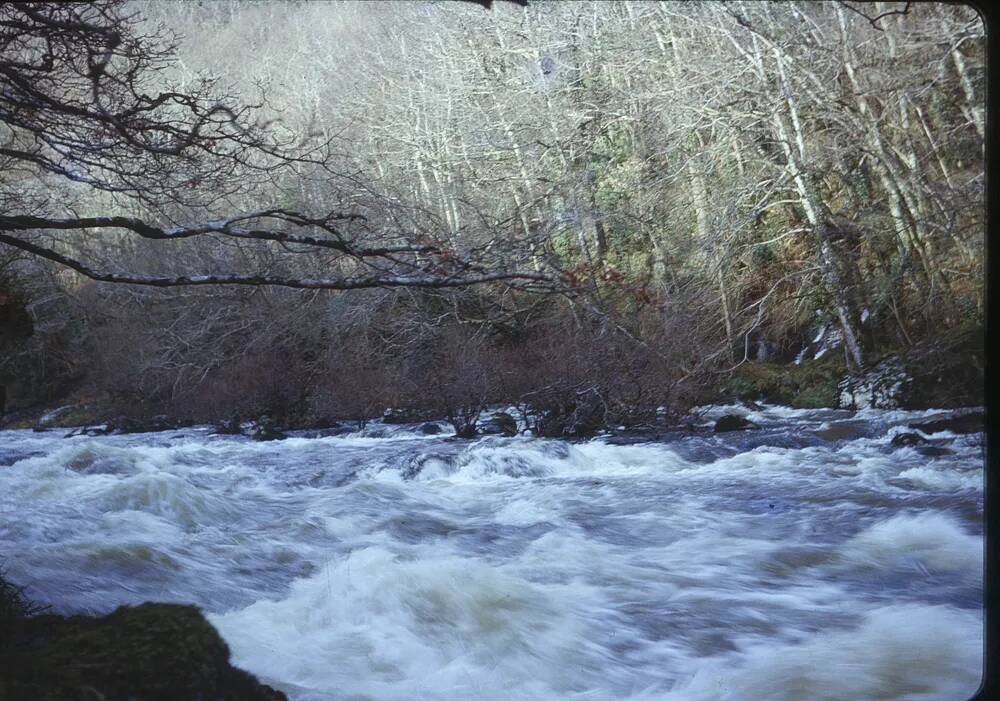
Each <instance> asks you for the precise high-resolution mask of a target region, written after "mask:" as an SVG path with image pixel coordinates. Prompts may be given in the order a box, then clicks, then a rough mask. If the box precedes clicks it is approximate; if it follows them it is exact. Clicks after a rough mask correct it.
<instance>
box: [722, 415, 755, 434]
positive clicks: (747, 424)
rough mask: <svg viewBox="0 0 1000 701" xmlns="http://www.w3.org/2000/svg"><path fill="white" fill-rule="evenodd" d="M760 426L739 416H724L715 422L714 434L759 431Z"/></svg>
mask: <svg viewBox="0 0 1000 701" xmlns="http://www.w3.org/2000/svg"><path fill="white" fill-rule="evenodd" d="M759 428H760V426H758V425H757V424H755V423H754V422H753V421H750V420H749V419H747V418H745V417H743V416H740V415H739V414H726V415H725V416H722V417H720V418H719V420H718V421H716V422H715V432H716V433H728V432H729V431H750V430H753V429H759Z"/></svg>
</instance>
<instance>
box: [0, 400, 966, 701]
mask: <svg viewBox="0 0 1000 701" xmlns="http://www.w3.org/2000/svg"><path fill="white" fill-rule="evenodd" d="M732 409H733V407H729V408H726V407H713V408H711V409H709V410H707V411H706V412H705V415H704V418H705V420H706V421H709V420H710V419H711V418H713V417H714V416H718V415H721V414H722V413H723V412H725V411H729V410H732ZM741 411H742V412H743V413H747V412H746V410H741ZM936 413H938V412H933V411H926V412H902V411H874V410H866V411H863V412H857V413H854V412H846V411H833V410H818V411H805V410H792V409H787V408H783V407H777V406H766V407H764V408H763V409H762V410H760V411H755V412H750V413H749V418H750V419H751V420H753V421H755V422H756V423H758V424H760V425H761V427H762V428H761V430H759V431H745V432H737V433H727V434H717V435H716V434H712V433H704V434H697V435H693V436H681V435H674V436H664V437H660V438H658V439H656V440H654V441H648V442H643V441H642V440H640V439H628V438H627V437H626V438H625V439H622V438H621V437H618V438H609V437H599V438H596V439H593V440H590V441H584V442H566V441H559V440H543V439H534V438H527V437H518V438H499V437H487V438H482V439H480V440H476V441H457V440H449V439H446V438H444V437H442V436H425V435H423V434H421V433H420V432H418V431H417V430H416V427H408V426H381V425H379V424H378V423H375V424H372V425H369V427H368V428H366V429H365V431H362V432H359V433H356V434H350V435H344V436H339V437H327V438H305V437H293V438H289V439H288V440H284V441H276V442H268V443H255V442H252V441H249V440H248V439H245V438H242V437H229V436H214V435H211V434H210V430H209V429H208V428H193V429H185V430H182V431H168V432H163V433H154V434H137V435H127V436H107V437H98V438H93V437H86V436H77V437H72V438H63V432H60V431H54V432H53V431H50V432H46V433H32V432H30V431H0V555H2V557H4V558H5V559H6V563H5V571H6V575H7V576H8V577H9V578H10V579H11V580H13V581H15V582H18V583H19V584H23V585H27V593H28V594H29V595H30V596H31V597H32V598H34V599H35V600H36V601H39V602H41V603H43V604H49V605H51V606H52V607H53V609H55V610H56V611H59V612H82V611H86V612H97V613H103V612H107V611H110V610H111V609H113V608H115V607H117V606H119V605H121V604H129V603H138V602H141V601H147V600H156V601H170V602H184V603H195V604H197V605H199V606H201V607H202V608H203V609H204V610H205V611H206V613H207V614H208V617H209V620H210V621H211V622H212V623H213V624H214V625H215V626H216V627H217V628H218V629H219V631H220V632H221V633H222V635H223V637H224V638H225V639H226V640H227V641H228V643H229V644H230V647H231V648H232V652H233V662H234V663H235V664H237V665H239V666H242V667H244V668H245V669H247V670H249V671H251V672H253V673H254V674H256V675H257V676H258V677H260V678H261V680H262V681H265V682H266V683H269V684H271V685H273V686H276V687H278V688H281V689H282V690H284V691H285V692H286V693H287V694H288V695H289V697H290V698H291V699H293V700H294V701H319V700H323V701H334V700H336V701H348V700H350V701H361V700H363V699H364V700H372V701H396V700H398V701H404V700H405V701H413V700H417V699H419V700H426V701H431V700H435V701H437V700H441V701H444V700H452V699H454V700H459V699H470V698H475V699H477V701H492V700H494V699H495V700H497V701H499V700H501V699H503V700H507V699H512V700H532V701H535V700H538V701H548V700H553V701H555V700H569V699H573V700H579V701H583V700H587V701H590V700H599V701H612V700H619V699H621V700H625V699H628V700H631V701H639V700H643V701H646V700H652V699H657V700H661V701H675V700H676V701H699V700H702V699H704V700H706V701H707V700H712V701H717V700H725V699H731V700H732V701H753V700H757V699H760V700H764V699H767V700H777V701H782V700H787V701H793V700H797V699H802V700H807V699H808V700H813V699H831V700H832V699H844V700H845V701H847V700H850V701H857V700H858V699H875V698H877V699H914V700H916V699H927V700H928V701H930V700H931V699H934V700H935V701H943V700H947V699H953V700H955V701H958V700H960V699H966V698H968V697H969V696H971V695H972V694H973V693H974V691H975V690H976V688H977V687H978V685H979V681H980V677H981V673H982V634H983V633H982V626H983V624H982V584H983V583H982V565H983V538H982V532H983V523H982V519H983V499H982V496H983V452H984V448H983V441H984V439H983V436H982V434H971V435H962V436H953V435H951V434H935V435H934V438H935V439H938V438H940V439H941V440H940V441H939V442H940V443H941V446H942V447H945V448H946V449H947V450H946V451H936V453H943V454H934V455H928V454H926V453H927V452H928V451H926V449H921V448H920V447H902V448H895V447H893V446H891V445H890V440H891V438H892V437H893V436H894V435H895V434H896V433H898V432H900V431H901V430H903V424H905V423H906V422H907V421H912V420H913V419H915V418H921V417H925V416H929V415H932V414H936ZM921 450H923V452H921Z"/></svg>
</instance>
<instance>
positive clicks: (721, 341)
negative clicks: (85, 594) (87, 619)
mask: <svg viewBox="0 0 1000 701" xmlns="http://www.w3.org/2000/svg"><path fill="white" fill-rule="evenodd" d="M487 4H489V3H487ZM480 5H481V3H479V4H477V3H466V2H416V1H415V2H401V3H382V2H377V3H376V2H372V3H369V2H271V1H259V2H234V1H231V0H229V1H227V0H220V1H217V2H183V3H181V2H176V3H175V2H155V1H144V0H129V1H127V2H123V1H121V0H99V1H98V2H95V3H91V4H75V3H24V4H5V5H4V6H3V7H2V8H0V385H2V386H3V400H4V407H2V408H5V409H6V411H7V417H8V418H7V423H8V425H19V424H18V421H20V422H22V423H23V422H25V421H27V422H29V423H28V424H26V425H30V422H31V421H33V420H35V419H36V418H37V416H38V411H41V410H42V409H44V410H51V409H52V408H54V407H58V406H63V405H72V406H74V407H76V409H75V410H74V411H75V413H72V412H71V413H70V414H69V415H68V416H67V419H66V420H75V422H76V423H85V422H93V421H97V420H100V419H102V418H107V417H109V416H117V415H127V416H134V417H150V416H154V415H165V416H168V417H170V418H171V419H172V420H186V421H195V422H205V421H215V420H218V419H220V418H225V417H234V418H236V419H243V418H248V417H258V416H261V415H264V414H266V415H268V416H270V417H272V418H273V419H274V420H276V421H278V422H279V423H282V424H283V425H286V426H307V425H319V424H322V423H324V422H326V423H330V422H334V421H338V420H345V419H349V420H356V421H361V422H364V421H366V420H368V419H371V418H376V417H379V416H381V415H382V413H383V411H384V410H385V409H386V408H387V407H395V408H400V409H402V410H407V411H412V412H417V413H419V412H429V413H431V414H434V415H436V416H441V415H447V416H449V417H458V420H459V422H461V421H462V420H465V421H466V423H467V422H468V420H469V419H470V418H471V420H472V421H473V422H474V420H475V416H478V414H479V412H480V411H481V410H482V409H483V408H484V407H487V406H492V405H498V404H504V405H515V406H522V407H529V406H530V407H533V408H534V409H536V410H547V411H555V412H556V413H561V414H563V415H566V416H572V417H573V420H574V421H575V422H576V424H577V425H580V426H591V427H595V426H598V425H602V424H604V423H615V424H619V423H621V424H626V425H636V424H644V423H645V424H648V423H653V422H656V421H657V420H658V419H661V418H662V417H663V416H664V414H667V415H670V414H672V413H675V412H683V411H685V410H686V409H687V408H688V407H689V406H691V405H692V404H694V403H697V402H699V401H705V400H706V399H711V400H718V399H720V398H721V399H726V398H734V397H740V398H746V399H757V398H761V397H763V398H770V399H776V400H779V401H784V402H786V403H787V402H791V403H793V404H794V403H798V404H800V405H804V406H808V405H816V406H823V405H827V406H832V405H834V404H835V402H836V399H835V396H834V395H835V392H834V389H832V388H833V387H834V385H835V383H836V381H837V380H838V379H839V378H840V377H841V376H843V375H845V374H847V373H857V372H860V371H862V370H864V369H865V368H867V367H870V366H872V364H873V363H876V362H877V361H879V360H880V359H882V358H884V357H886V356H887V354H901V355H902V356H903V357H904V358H910V359H915V360H912V362H913V363H916V364H917V365H923V366H925V368H924V369H927V368H926V366H928V365H934V364H935V363H938V364H940V363H945V364H947V362H949V361H947V358H948V357H951V356H948V353H952V355H953V356H954V355H955V354H957V356H956V357H958V356H960V361H950V362H952V366H953V365H955V363H956V362H958V364H959V365H961V366H962V368H964V369H963V370H962V372H966V374H967V371H968V368H969V367H972V368H973V374H974V376H973V378H972V380H971V383H972V385H973V386H975V385H976V382H977V381H978V382H980V383H981V377H982V375H981V372H982V367H981V362H982V361H981V359H982V325H983V314H984V230H985V226H984V219H985V212H984V207H985V199H984V198H985V194H984V192H985V190H984V188H985V183H984V139H985V130H986V120H985V98H984V96H985V71H984V61H985V29H984V24H983V22H982V20H981V18H980V17H979V16H978V15H977V13H976V11H975V10H974V9H972V8H970V7H966V6H962V5H953V4H937V3H905V4H904V3H854V2H811V3H791V2H787V3H786V2H778V3H771V2H726V3H713V2H705V3H671V2H665V3H657V2H638V1H636V2H633V1H624V2H614V3H612V2H531V3H529V4H528V5H527V7H525V6H522V5H521V4H516V3H508V2H496V3H492V8H491V9H489V10H484V8H483V7H481V6H480ZM818 332H819V334H820V335H822V334H827V335H828V336H829V335H833V336H835V337H836V343H834V344H832V345H831V346H830V347H831V348H832V350H830V351H829V352H827V351H822V353H818V352H816V348H815V347H811V346H810V344H813V345H815V340H816V339H817V338H818V336H817V333H818ZM828 345H829V344H828ZM942 349H943V350H942ZM817 356H822V357H820V358H819V359H816V358H817ZM942 358H945V360H941V359H942ZM970 358H971V360H970ZM795 361H799V362H798V363H796V362H795ZM908 362H910V361H908ZM949 367H951V366H949ZM938 369H940V368H933V367H932V368H931V370H933V371H937V370H938ZM943 372H944V373H945V374H944V375H941V373H938V377H937V379H938V382H939V386H944V385H945V384H948V375H947V373H948V372H950V371H949V370H947V368H946V369H945V370H944V371H943ZM976 373H978V374H976ZM942 377H943V378H944V380H943V384H941V383H942ZM963 377H964V376H963ZM831 382H832V383H834V384H831ZM810 383H812V384H810ZM817 383H818V384H817ZM789 387H790V388H791V389H789ZM768 388H770V392H769V391H768ZM781 388H784V390H782V389H781ZM938 400H939V401H938V402H937V404H939V405H946V404H948V402H949V401H950V400H949V399H948V398H946V397H938ZM974 400H975V397H972V401H974ZM954 401H955V402H958V403H963V402H964V403H965V404H968V403H970V399H969V396H967V395H963V396H962V397H959V398H956V399H955V400H954ZM925 402H927V403H929V404H934V403H935V398H934V397H929V398H926V399H925ZM38 407H41V408H42V409H38V410H37V411H36V409H37V408H38ZM32 411H35V413H34V414H33V413H32ZM26 417H27V418H26ZM462 417H465V419H462ZM564 429H565V427H563V428H559V429H558V431H563V432H565V431H564Z"/></svg>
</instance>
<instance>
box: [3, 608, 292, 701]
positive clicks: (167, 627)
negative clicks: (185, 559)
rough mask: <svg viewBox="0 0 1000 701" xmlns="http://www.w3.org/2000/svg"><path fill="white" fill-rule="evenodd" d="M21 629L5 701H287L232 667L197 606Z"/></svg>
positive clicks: (42, 622)
mask: <svg viewBox="0 0 1000 701" xmlns="http://www.w3.org/2000/svg"><path fill="white" fill-rule="evenodd" d="M19 628H20V630H18V631H16V632H15V635H16V639H15V640H14V642H15V645H14V646H13V647H12V648H11V652H10V655H9V659H8V660H6V661H5V662H7V663H8V664H7V665H6V666H8V670H7V674H8V676H9V679H8V680H6V684H0V701H29V700H30V701H282V700H284V701H287V699H286V697H285V695H284V694H283V693H281V692H279V691H276V690H274V689H272V688H271V687H269V686H266V685H264V684H261V683H260V682H258V681H257V680H256V679H255V678H254V677H253V676H251V675H250V674H248V673H246V672H244V671H242V670H239V669H236V668H234V667H232V666H231V665H230V664H229V648H228V646H227V645H226V643H225V641H224V640H223V639H222V638H221V637H220V636H219V634H218V632H216V630H215V629H214V628H213V627H212V626H211V624H209V623H208V621H206V620H205V617H204V616H203V615H202V614H201V612H200V611H199V610H198V609H197V608H195V607H193V606H180V605H176V604H152V603H147V604H142V605H140V606H135V607H127V606H123V607H121V608H119V609H117V610H116V611H114V612H113V613H111V614H109V615H107V616H104V617H101V618H92V617H87V616H71V617H63V616H55V615H42V616H35V617H32V618H27V619H24V620H23V621H22V622H21V625H20V626H19Z"/></svg>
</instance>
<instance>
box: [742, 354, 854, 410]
mask: <svg viewBox="0 0 1000 701" xmlns="http://www.w3.org/2000/svg"><path fill="white" fill-rule="evenodd" d="M846 374H847V369H846V368H845V367H844V363H843V361H842V360H840V359H839V358H823V359H821V360H809V361H805V362H803V363H801V364H800V365H793V364H777V363H744V364H743V365H741V366H740V367H739V368H737V369H736V370H735V371H734V373H733V375H732V377H730V379H729V380H728V382H727V383H726V384H725V386H724V391H725V393H726V394H728V395H730V396H734V397H736V398H737V399H744V400H755V399H766V400H767V401H770V402H774V403H777V404H785V405H788V406H792V407H795V408H797V409H820V408H827V407H835V406H836V405H837V383H838V382H840V380H841V379H842V378H843V377H844V375H846Z"/></svg>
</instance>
